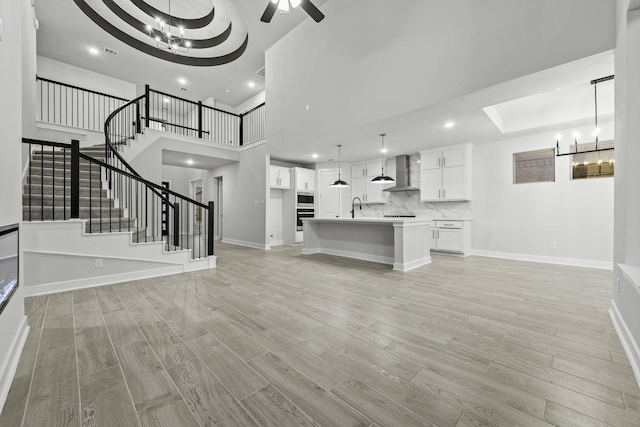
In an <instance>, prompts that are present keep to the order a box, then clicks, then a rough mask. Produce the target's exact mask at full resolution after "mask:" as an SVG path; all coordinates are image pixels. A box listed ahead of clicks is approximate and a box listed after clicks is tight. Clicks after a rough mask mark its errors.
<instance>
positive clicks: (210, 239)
mask: <svg viewBox="0 0 640 427" xmlns="http://www.w3.org/2000/svg"><path fill="white" fill-rule="evenodd" d="M213 209H214V203H213V202H209V209H208V211H207V255H209V256H212V255H213V212H214V210H213Z"/></svg>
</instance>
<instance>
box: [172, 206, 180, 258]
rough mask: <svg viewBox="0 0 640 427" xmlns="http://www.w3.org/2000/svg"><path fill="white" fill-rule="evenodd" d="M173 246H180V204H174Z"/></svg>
mask: <svg viewBox="0 0 640 427" xmlns="http://www.w3.org/2000/svg"><path fill="white" fill-rule="evenodd" d="M173 246H175V247H176V250H178V246H180V204H179V203H174V204H173Z"/></svg>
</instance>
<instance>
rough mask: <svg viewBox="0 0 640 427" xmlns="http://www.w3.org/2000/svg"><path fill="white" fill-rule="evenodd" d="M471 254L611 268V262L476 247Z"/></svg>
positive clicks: (604, 268)
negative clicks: (483, 249) (478, 248)
mask: <svg viewBox="0 0 640 427" xmlns="http://www.w3.org/2000/svg"><path fill="white" fill-rule="evenodd" d="M471 255H475V256H483V257H488V258H503V259H512V260H515V261H530V262H544V263H547V264H560V265H571V266H574V267H588V268H599V269H603V270H613V262H607V261H593V260H586V259H574V258H556V257H550V256H542V255H528V254H514V253H510V252H494V251H481V250H477V249H473V250H471Z"/></svg>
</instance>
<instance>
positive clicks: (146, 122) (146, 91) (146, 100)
mask: <svg viewBox="0 0 640 427" xmlns="http://www.w3.org/2000/svg"><path fill="white" fill-rule="evenodd" d="M149 101H150V99H149V85H144V127H145V128H148V127H149V104H150V102H149Z"/></svg>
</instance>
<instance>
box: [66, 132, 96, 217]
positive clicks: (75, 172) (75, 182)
mask: <svg viewBox="0 0 640 427" xmlns="http://www.w3.org/2000/svg"><path fill="white" fill-rule="evenodd" d="M89 179H91V177H89ZM71 218H80V141H78V140H75V139H74V140H71Z"/></svg>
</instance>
